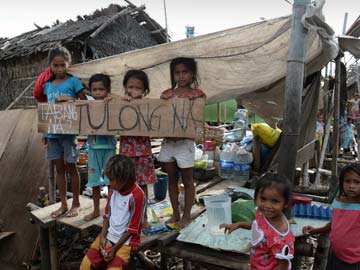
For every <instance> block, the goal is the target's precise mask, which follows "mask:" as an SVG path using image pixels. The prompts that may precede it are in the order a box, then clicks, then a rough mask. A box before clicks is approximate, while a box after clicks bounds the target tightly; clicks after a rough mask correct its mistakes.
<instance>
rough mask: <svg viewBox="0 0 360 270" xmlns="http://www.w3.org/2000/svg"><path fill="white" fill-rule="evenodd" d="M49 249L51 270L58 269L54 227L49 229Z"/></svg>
mask: <svg viewBox="0 0 360 270" xmlns="http://www.w3.org/2000/svg"><path fill="white" fill-rule="evenodd" d="M49 247H50V263H51V268H50V269H51V270H57V269H58V267H57V266H58V265H57V264H58V261H57V246H56V225H54V226H51V227H50V228H49Z"/></svg>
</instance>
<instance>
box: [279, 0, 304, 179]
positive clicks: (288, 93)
mask: <svg viewBox="0 0 360 270" xmlns="http://www.w3.org/2000/svg"><path fill="white" fill-rule="evenodd" d="M308 3H310V0H294V4H293V19H292V25H291V38H290V47H289V55H288V60H287V74H286V81H285V102H284V103H285V108H284V117H283V118H284V128H283V138H282V142H281V145H280V151H279V168H278V172H279V174H281V175H284V176H286V177H287V178H288V179H289V180H290V181H291V182H293V181H294V176H295V168H296V151H297V148H298V136H299V134H300V122H301V121H300V119H301V100H302V92H303V88H304V66H305V55H306V53H305V51H306V46H305V45H306V36H307V32H308V31H307V30H306V29H305V28H304V26H303V24H302V22H301V19H302V16H303V15H304V13H305V10H306V5H307V4H308Z"/></svg>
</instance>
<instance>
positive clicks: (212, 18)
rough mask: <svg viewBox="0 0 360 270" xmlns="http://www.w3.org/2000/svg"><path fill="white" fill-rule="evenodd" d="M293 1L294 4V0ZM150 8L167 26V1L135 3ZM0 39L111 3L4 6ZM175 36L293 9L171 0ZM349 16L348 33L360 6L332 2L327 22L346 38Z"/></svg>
mask: <svg viewBox="0 0 360 270" xmlns="http://www.w3.org/2000/svg"><path fill="white" fill-rule="evenodd" d="M289 1H291V2H292V1H293V0H289ZM132 2H133V3H134V4H135V5H138V6H139V5H141V4H145V5H146V11H147V12H148V13H149V15H150V16H151V17H152V18H154V19H155V20H156V21H157V22H158V23H160V24H161V25H163V26H165V16H164V6H163V2H164V0H132ZM0 3H1V5H0V7H1V8H0V37H13V36H16V35H19V34H21V33H23V32H26V31H30V30H33V29H34V28H35V27H34V24H33V23H34V22H35V23H36V24H37V25H39V26H45V25H51V24H52V22H54V21H55V20H56V19H59V20H60V21H61V22H64V21H66V20H68V19H75V18H76V15H84V14H89V13H92V12H93V11H94V10H95V9H97V8H104V7H107V6H108V5H109V4H110V3H116V4H125V2H124V1H120V0H119V1H110V0H61V1H51V0H34V1H31V0H22V1H19V0H0ZM166 7H167V18H168V28H169V33H170V34H171V36H172V40H178V39H183V38H185V26H186V25H189V26H195V34H196V35H200V34H206V33H210V32H214V31H219V30H224V29H227V28H231V27H236V26H240V25H245V24H248V23H252V22H256V21H259V20H260V18H262V17H263V18H266V19H271V18H275V17H280V16H284V15H288V14H290V13H291V8H292V6H291V5H290V4H289V3H287V2H285V0H248V1H244V0H222V1H215V0H166ZM345 12H348V13H349V16H348V23H347V27H349V26H350V25H351V24H352V23H353V22H354V21H355V19H356V18H357V17H358V16H359V15H360V0H327V1H326V4H325V7H324V15H325V18H326V21H327V22H328V23H329V24H330V25H331V26H332V27H333V28H334V30H335V32H336V34H341V33H342V28H343V22H344V14H345Z"/></svg>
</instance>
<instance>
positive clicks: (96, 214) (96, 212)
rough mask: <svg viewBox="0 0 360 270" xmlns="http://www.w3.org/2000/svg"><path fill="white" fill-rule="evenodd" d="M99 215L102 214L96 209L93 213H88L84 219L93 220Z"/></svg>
mask: <svg viewBox="0 0 360 270" xmlns="http://www.w3.org/2000/svg"><path fill="white" fill-rule="evenodd" d="M98 216H100V211H95V210H94V211H93V212H92V213H90V214H88V215H86V216H85V217H84V220H85V221H90V220H93V219H95V218H97V217H98Z"/></svg>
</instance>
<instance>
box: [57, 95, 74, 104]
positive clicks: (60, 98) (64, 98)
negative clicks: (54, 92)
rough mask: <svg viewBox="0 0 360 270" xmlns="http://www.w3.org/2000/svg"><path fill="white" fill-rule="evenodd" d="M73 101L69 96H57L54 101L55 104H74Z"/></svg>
mask: <svg viewBox="0 0 360 270" xmlns="http://www.w3.org/2000/svg"><path fill="white" fill-rule="evenodd" d="M74 101H75V100H74V99H73V98H72V97H69V96H58V97H57V98H56V99H55V103H61V102H74Z"/></svg>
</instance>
